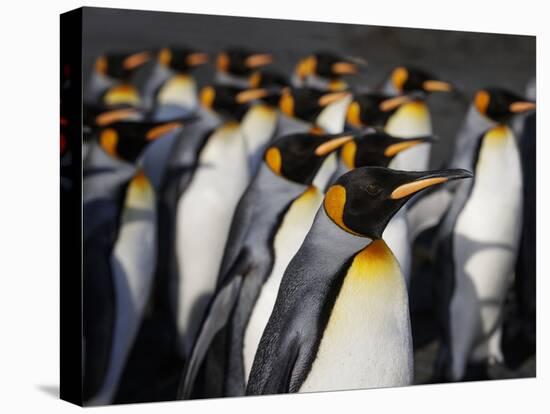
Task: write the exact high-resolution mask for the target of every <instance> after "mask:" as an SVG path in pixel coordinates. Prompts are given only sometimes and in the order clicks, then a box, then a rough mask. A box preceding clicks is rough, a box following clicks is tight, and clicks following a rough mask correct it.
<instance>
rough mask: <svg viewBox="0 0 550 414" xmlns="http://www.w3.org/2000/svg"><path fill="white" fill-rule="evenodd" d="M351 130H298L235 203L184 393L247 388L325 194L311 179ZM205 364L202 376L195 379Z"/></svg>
mask: <svg viewBox="0 0 550 414" xmlns="http://www.w3.org/2000/svg"><path fill="white" fill-rule="evenodd" d="M351 138H352V136H345V135H315V134H306V133H301V134H293V135H287V136H284V137H281V138H279V139H278V140H276V141H275V142H274V143H273V144H272V145H271V146H270V147H269V148H268V149H267V151H266V152H265V162H264V164H263V165H262V168H261V169H260V172H259V174H258V175H257V176H256V178H255V180H254V181H253V182H252V183H251V185H250V186H249V188H248V190H247V192H246V193H245V195H244V196H243V198H242V199H241V201H240V202H239V206H238V208H237V210H236V213H235V216H234V219H233V223H232V225H231V233H230V237H229V239H228V241H227V244H226V250H225V254H224V259H223V262H222V265H221V270H220V274H219V275H220V276H219V281H218V290H217V294H216V297H215V299H214V300H213V303H212V305H211V306H210V309H209V314H208V317H207V319H206V321H205V322H204V324H203V327H202V330H201V334H200V336H199V338H198V340H197V343H196V345H195V348H194V350H193V356H192V358H191V360H190V363H189V364H188V367H187V373H186V378H185V383H184V385H183V389H182V392H183V395H182V397H183V398H189V397H191V396H192V395H193V396H198V397H206V396H223V395H232V396H236V395H243V394H244V390H245V385H246V379H247V377H248V373H249V371H250V367H251V365H252V360H253V357H254V353H255V350H256V347H257V343H258V341H259V336H260V335H261V333H262V331H263V327H264V326H265V321H264V317H265V314H266V313H267V316H269V313H270V312H271V307H272V306H273V300H272V299H274V297H275V295H276V294H277V290H278V285H279V282H280V279H281V276H282V273H283V271H284V269H285V268H286V265H287V264H288V261H289V260H290V259H291V258H292V256H293V255H294V253H295V252H296V251H297V250H298V248H299V246H300V244H301V242H302V241H303V238H304V237H305V235H306V233H307V231H308V230H309V226H310V225H311V223H312V221H313V218H314V216H315V213H316V211H317V209H318V207H319V205H320V203H321V200H322V193H321V192H320V190H319V189H318V188H316V187H315V186H314V185H312V182H313V180H314V177H315V175H316V174H317V173H318V171H319V169H320V168H321V165H322V163H323V161H324V159H325V158H326V157H327V155H328V154H330V153H331V152H332V151H334V150H336V149H337V148H338V147H339V146H341V145H343V144H344V143H345V142H347V141H349V140H350V139H351ZM265 318H266V317H265ZM205 356H206V363H205V364H204V366H203V367H202V368H201V364H202V361H203V358H205ZM199 369H201V370H202V372H201V375H202V378H199V381H198V383H196V382H195V379H196V376H197V373H198V371H199ZM220 371H221V372H220ZM215 372H217V374H214V373H215ZM193 388H195V390H194V391H195V392H194V394H192V391H193Z"/></svg>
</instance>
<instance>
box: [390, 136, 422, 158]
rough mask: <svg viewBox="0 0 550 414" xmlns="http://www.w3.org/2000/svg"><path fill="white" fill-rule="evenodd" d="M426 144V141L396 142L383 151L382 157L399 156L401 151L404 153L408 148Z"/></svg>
mask: <svg viewBox="0 0 550 414" xmlns="http://www.w3.org/2000/svg"><path fill="white" fill-rule="evenodd" d="M426 142H427V141H426V140H423V139H410V140H407V141H403V142H398V143H396V144H391V145H390V146H388V147H387V148H386V149H385V151H384V155H385V156H386V157H393V156H394V155H397V154H399V153H400V152H401V151H405V150H406V149H408V148H411V147H414V146H416V145H418V144H422V143H426Z"/></svg>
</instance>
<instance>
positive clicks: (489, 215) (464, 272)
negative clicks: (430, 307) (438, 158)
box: [435, 103, 534, 381]
mask: <svg viewBox="0 0 550 414" xmlns="http://www.w3.org/2000/svg"><path fill="white" fill-rule="evenodd" d="M521 106H522V107H524V106H525V105H524V104H522V105H521ZM491 108H495V106H492V107H491ZM513 108H515V107H514V106H510V105H505V106H504V107H501V109H502V110H503V111H505V112H507V113H508V114H510V115H511V113H512V112H510V109H513ZM530 108H531V109H533V108H534V104H532V103H530ZM468 144H469V145H468V150H469V151H468V152H469V159H470V161H469V166H470V167H471V169H472V170H473V171H474V175H475V179H474V180H471V181H469V182H463V183H460V185H458V186H457V188H456V189H455V192H454V197H453V200H452V203H451V205H450V208H449V209H448V211H447V213H446V215H445V216H444V218H443V221H442V224H441V226H440V228H439V231H438V236H437V238H438V240H437V251H436V260H437V267H436V270H437V277H436V280H435V282H436V287H437V291H436V292H437V296H436V300H437V301H438V316H439V317H440V325H441V329H442V345H441V348H440V354H439V358H438V364H437V367H436V376H438V377H439V378H443V379H449V380H453V381H459V380H463V379H465V378H476V377H477V374H472V375H470V373H469V372H468V364H470V365H471V367H472V368H474V367H475V366H478V365H480V364H481V368H482V370H483V369H484V368H485V365H486V364H487V363H489V364H492V363H496V362H502V353H501V348H500V339H501V324H502V306H503V303H504V299H505V295H506V293H507V291H508V288H509V287H510V285H511V283H512V282H513V278H514V269H515V263H516V258H517V252H518V246H519V242H520V236H521V218H522V207H523V189H522V187H523V180H522V171H521V164H520V155H519V151H518V146H517V142H516V138H515V137H514V134H513V132H512V130H511V129H510V128H509V127H508V126H506V125H504V124H501V125H497V126H495V127H492V128H490V129H489V130H488V131H486V132H484V133H482V134H481V135H480V136H478V138H477V139H476V140H475V141H474V142H470V143H468ZM465 159H466V154H462V156H461V160H465ZM464 163H465V161H461V163H460V164H461V165H464ZM484 375H485V374H484V373H483V372H482V373H481V374H480V376H481V377H484Z"/></svg>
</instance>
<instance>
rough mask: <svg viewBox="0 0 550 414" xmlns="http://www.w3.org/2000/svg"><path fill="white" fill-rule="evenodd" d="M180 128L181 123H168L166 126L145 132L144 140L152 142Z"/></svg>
mask: <svg viewBox="0 0 550 414" xmlns="http://www.w3.org/2000/svg"><path fill="white" fill-rule="evenodd" d="M181 126H183V124H182V123H181V122H168V123H166V124H162V125H159V126H156V127H153V128H151V129H150V130H149V131H147V134H146V135H145V138H146V139H147V140H149V141H152V140H155V139H157V138H158V137H160V136H162V135H164V134H166V133H168V132H170V131H172V130H174V129H176V128H179V127H181Z"/></svg>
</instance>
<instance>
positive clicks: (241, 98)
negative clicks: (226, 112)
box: [235, 88, 269, 104]
mask: <svg viewBox="0 0 550 414" xmlns="http://www.w3.org/2000/svg"><path fill="white" fill-rule="evenodd" d="M268 94H269V92H268V91H267V89H263V88H259V89H247V90H245V91H242V92H239V93H238V94H237V95H236V96H235V102H237V103H238V104H245V103H248V102H251V101H254V100H256V99H261V98H265V97H266V96H267V95H268Z"/></svg>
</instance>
